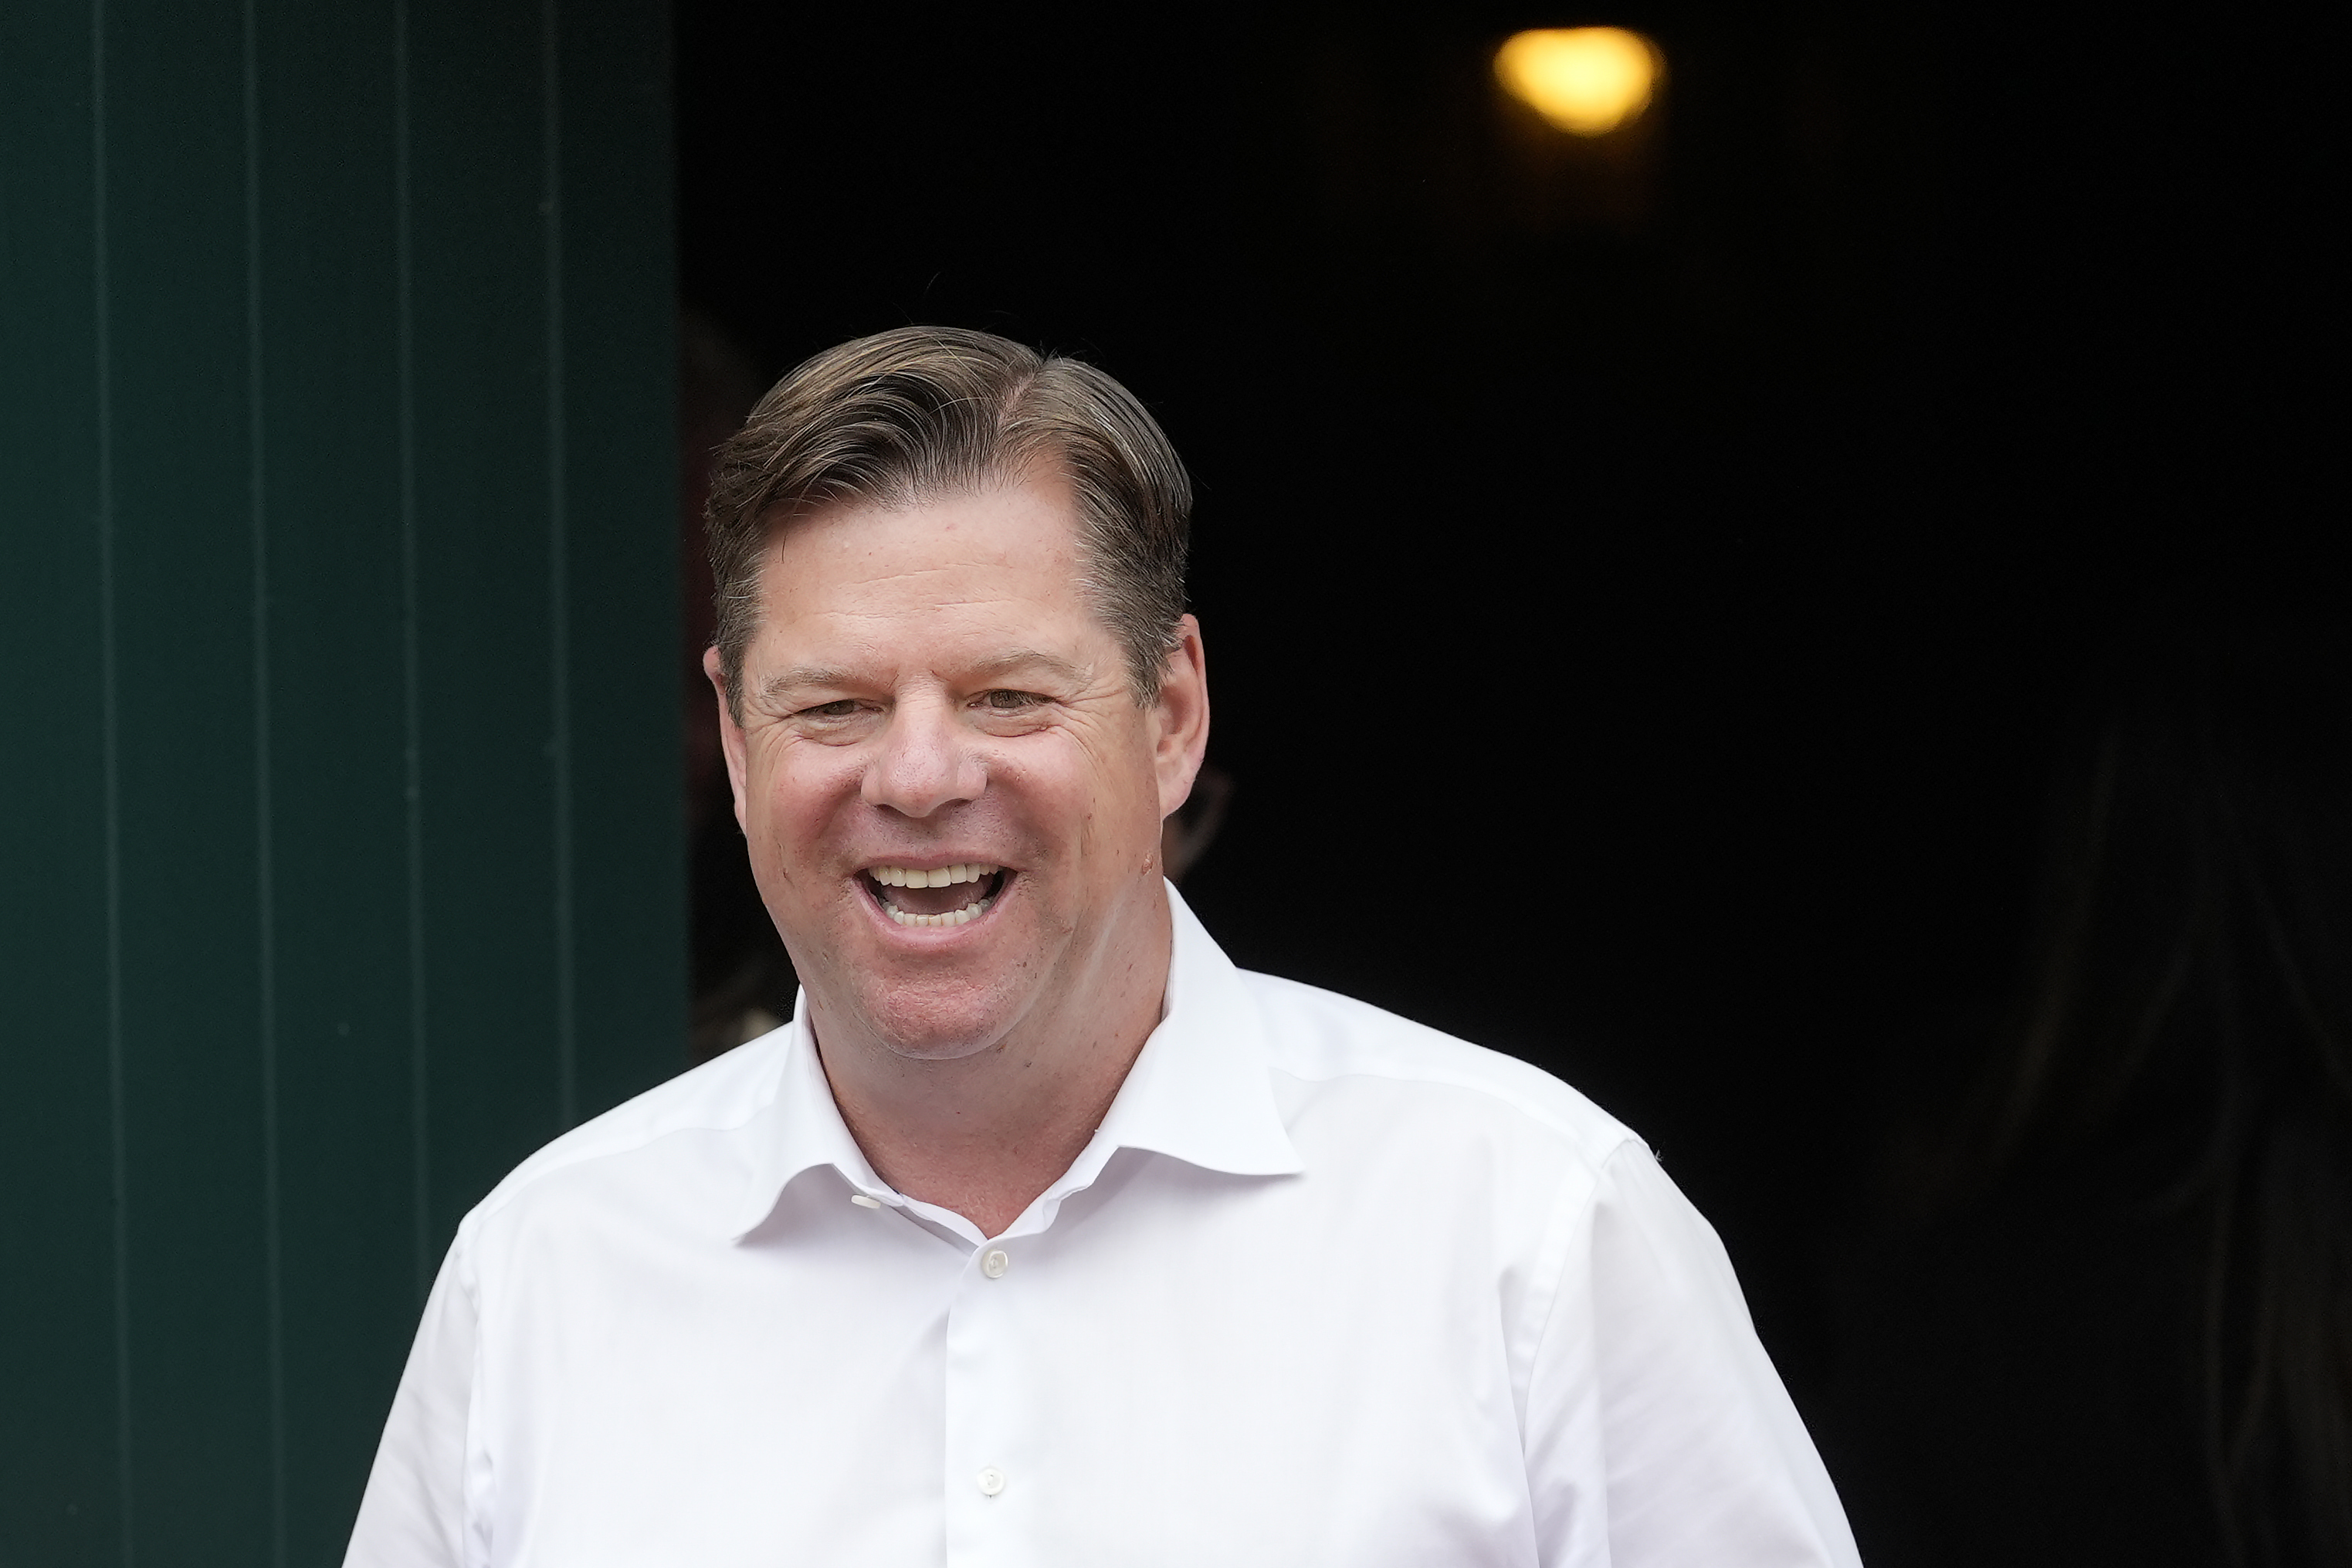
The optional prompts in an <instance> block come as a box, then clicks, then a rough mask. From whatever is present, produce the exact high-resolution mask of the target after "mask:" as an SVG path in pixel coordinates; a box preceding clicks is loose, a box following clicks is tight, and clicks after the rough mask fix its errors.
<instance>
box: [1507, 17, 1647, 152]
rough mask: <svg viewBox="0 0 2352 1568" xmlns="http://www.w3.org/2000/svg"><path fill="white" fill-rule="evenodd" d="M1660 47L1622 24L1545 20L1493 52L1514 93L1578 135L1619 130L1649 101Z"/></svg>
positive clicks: (1508, 86) (1592, 134) (1563, 128)
mask: <svg viewBox="0 0 2352 1568" xmlns="http://www.w3.org/2000/svg"><path fill="white" fill-rule="evenodd" d="M1659 63H1660V62H1659V57H1658V51H1657V48H1656V47H1655V46H1654V45H1653V44H1652V43H1651V42H1650V40H1649V39H1647V38H1645V37H1642V35H1641V34H1639V33H1629V32H1627V31H1626V30H1625V29H1624V28H1622V27H1547V28H1543V29H1541V30H1539V31H1537V32H1532V33H1519V34H1517V35H1515V36H1513V37H1512V38H1511V39H1510V40H1509V41H1508V42H1507V43H1506V44H1504V46H1503V47H1501V48H1499V49H1497V50H1496V51H1495V75H1496V78H1498V79H1500V80H1501V82H1502V84H1503V86H1504V88H1505V89H1507V90H1508V91H1509V92H1510V93H1511V95H1512V96H1513V97H1515V98H1517V99H1521V100H1523V101H1524V102H1526V103H1527V104H1528V107H1529V108H1531V109H1533V110H1535V111H1536V112H1537V113H1538V114H1540V115H1542V116H1543V117H1544V118H1545V119H1546V120H1549V121H1551V122H1552V123H1553V124H1554V125H1557V126H1558V127H1559V128H1560V129H1561V130H1562V131H1569V132H1570V133H1571V134H1573V135H1577V136H1599V135H1601V134H1603V133H1604V132H1607V131H1614V130H1616V129H1617V128H1618V127H1619V126H1621V125H1622V124H1624V123H1625V122H1626V121H1627V120H1632V119H1633V118H1634V117H1635V116H1636V115H1638V114H1640V113H1641V112H1642V110H1643V109H1644V108H1646V107H1647V106H1648V104H1649V101H1650V93H1651V91H1652V89H1654V88H1655V87H1656V86H1657V80H1658V66H1659Z"/></svg>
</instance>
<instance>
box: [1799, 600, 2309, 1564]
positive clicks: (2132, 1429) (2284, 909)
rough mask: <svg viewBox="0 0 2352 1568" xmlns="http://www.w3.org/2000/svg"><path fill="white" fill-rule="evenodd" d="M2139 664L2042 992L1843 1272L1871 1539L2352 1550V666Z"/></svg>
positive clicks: (2032, 1558)
mask: <svg viewBox="0 0 2352 1568" xmlns="http://www.w3.org/2000/svg"><path fill="white" fill-rule="evenodd" d="M2344 652H2345V651H2344V649H2343V646H2342V643H2341V640H2340V639H2339V638H2336V637H2334V636H2326V635H2319V634H2315V633H2299V634H2289V633H2283V632H2276V631H2274V630H2265V631H2263V632H2258V633H2257V632H2238V633H2235V634H2227V633H2225V634H2210V635H2206V636H2203V637H2200V638H2197V639H2193V640H2188V641H2180V640H2173V641H2170V642H2168V643H2167V644H2166V645H2162V646H2157V647H2153V648H2148V649H2144V650H2140V651H2138V652H2137V653H2135V654H2134V655H2133V656H2131V657H2129V658H2118V659H2116V661H2114V663H2113V664H2112V666H2111V668H2110V670H2109V671H2108V673H2107V674H2106V676H2105V678H2104V680H2103V681H2102V682H2101V683H2100V690H2101V696H2100V698H2099V700H2097V701H2096V702H2095V705H2094V715H2095V716H2094V720H2093V722H2092V723H2091V724H2089V725H2087V726H2085V727H2084V734H2083V736H2082V738H2081V739H2080V740H2079V741H2078V743H2077V745H2078V752H2077V755H2076V756H2075V757H2074V758H2073V759H2072V764H2071V766H2070V767H2069V768H2068V769H2067V770H2066V775H2065V778H2066V783H2065V785H2064V788H2063V792H2062V798H2061V801H2060V807H2059V810H2058V813H2057V816H2056V819H2055V822H2054V826H2055V829H2056V831H2055V832H2054V834H2053V853H2052V856H2051V859H2050V862H2049V865H2048V869H2047V873H2046V876H2045V883H2044V887H2043V892H2042V910H2041V920H2040V926H2039V931H2038V935H2037V937H2036V941H2035V944H2034V946H2033V948H2032V955H2031V961H2030V968H2029V974H2028V983H2027V986H2026V988H2025V990H2024V995H2023V997H2022V998H2021V1002H2020V1003H2019V1004H2018V1005H2017V1006H2016V1007H2015V1008H2014V1009H2012V1011H2011V1018H2010V1020H2009V1022H2008V1024H2007V1025H2006V1026H2005V1027H2002V1028H2000V1029H1998V1030H1995V1039H1996V1041H1997V1044H1996V1046H1995V1049H1994V1050H1993V1051H1991V1052H1990V1056H1989V1058H1988V1059H1987V1060H1986V1061H1985V1062H1984V1070H1983V1071H1981V1072H1980V1073H1979V1076H1978V1079H1977V1082H1976V1083H1975V1085H1974V1087H1973V1090H1972V1092H1970V1093H1969V1096H1968V1097H1967V1100H1966V1103H1965V1107H1964V1109H1963V1110H1962V1111H1961V1113H1959V1114H1958V1116H1957V1117H1952V1118H1948V1120H1947V1122H1946V1125H1945V1129H1944V1132H1943V1134H1942V1135H1941V1136H1940V1137H1937V1138H1934V1139H1931V1140H1927V1141H1926V1142H1925V1143H1923V1144H1920V1145H1916V1146H1915V1149H1914V1157H1913V1159H1912V1160H1911V1162H1910V1168H1909V1169H1908V1171H1907V1172H1904V1173H1898V1175H1899V1176H1901V1179H1900V1180H1899V1181H1898V1183H1897V1186H1898V1188H1899V1189H1902V1190H1901V1191H1900V1193H1899V1196H1900V1197H1901V1198H1902V1199H1903V1200H1904V1204H1905V1206H1906V1207H1909V1209H1910V1210H1911V1219H1912V1224H1911V1225H1910V1226H1909V1227H1908V1228H1899V1231H1900V1234H1899V1239H1896V1240H1895V1242H1894V1243H1893V1244H1892V1245H1888V1246H1882V1247H1878V1248H1874V1249H1866V1256H1867V1257H1868V1259H1869V1261H1867V1262H1865V1263H1862V1264H1859V1265H1857V1266H1856V1267H1855V1268H1854V1269H1853V1271H1852V1274H1851V1275H1850V1277H1849V1278H1848V1280H1847V1281H1845V1291H1844V1293H1845V1295H1846V1297H1847V1299H1848V1301H1849V1302H1850V1303H1852V1304H1853V1306H1854V1307H1855V1308H1856V1311H1855V1312H1854V1313H1853V1316H1854V1317H1855V1319H1856V1321H1855V1322H1854V1323H1853V1325H1851V1326H1852V1329H1853V1333H1851V1334H1850V1335H1849V1344H1850V1347H1851V1350H1850V1355H1849V1359H1848V1361H1847V1364H1846V1366H1845V1369H1844V1375H1843V1383H1844V1398H1843V1406H1842V1409H1841V1412H1840V1414H1841V1415H1842V1416H1843V1425H1844V1427H1845V1430H1844V1431H1843V1433H1841V1434H1840V1440H1837V1441H1833V1442H1832V1443H1831V1444H1830V1445H1829V1447H1830V1448H1831V1450H1832V1454H1835V1453H1836V1451H1837V1450H1838V1449H1839V1448H1850V1449H1851V1451H1852V1455H1853V1461H1854V1463H1855V1465H1856V1466H1857V1467H1858V1468H1860V1469H1864V1470H1874V1471H1875V1472H1877V1473H1876V1474H1875V1475H1874V1476H1872V1477H1871V1478H1870V1482H1874V1483H1875V1484H1870V1483H1868V1482H1864V1479H1863V1478H1862V1477H1861V1476H1859V1475H1857V1476H1855V1477H1853V1481H1852V1484H1851V1488H1850V1491H1849V1496H1851V1497H1853V1499H1855V1500H1856V1501H1855V1524H1856V1527H1857V1532H1858V1534H1859V1535H1860V1538H1861V1541H1862V1544H1863V1546H1864V1551H1865V1553H1866V1554H1868V1555H1870V1556H1871V1557H1872V1559H1873V1560H1874V1561H1877V1562H1880V1563H1887V1564H1895V1563H1945V1562H1949V1563H1990V1562H2000V1563H2012V1564H2014V1563H2087V1562H2115V1563H2125V1562H2129V1563H2143V1564H2144V1563H2216V1562H2218V1563H2231V1564H2252V1565H2262V1568H2272V1565H2284V1564H2321V1563H2326V1564H2337V1565H2340V1564H2345V1563H2352V675H2347V672H2352V664H2347V662H2346V659H2345V656H2344Z"/></svg>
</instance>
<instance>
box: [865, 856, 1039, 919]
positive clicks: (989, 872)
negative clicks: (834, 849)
mask: <svg viewBox="0 0 2352 1568" xmlns="http://www.w3.org/2000/svg"><path fill="white" fill-rule="evenodd" d="M1012 879H1013V873H1011V872H1009V871H1006V870H1004V869H1003V867H1002V866H992V865H943V866H936V867H933V868H931V869H930V870H928V871H926V870H921V869H919V868H917V867H914V866H898V865H877V866H868V867H867V868H866V874H865V881H866V891H867V892H868V893H870V894H873V897H874V902H875V903H877V904H880V905H881V906H882V913H883V914H885V915H888V916H889V917H890V918H891V919H892V920H894V921H896V922H898V924H899V925H963V924H964V923H965V922H967V921H971V920H977V919H979V918H980V917H981V916H982V915H985V914H987V913H988V906H989V905H990V904H993V903H995V902H996V900H997V897H998V895H999V894H1003V891H1004V885H1005V883H1008V882H1010V881H1011V880H1012Z"/></svg>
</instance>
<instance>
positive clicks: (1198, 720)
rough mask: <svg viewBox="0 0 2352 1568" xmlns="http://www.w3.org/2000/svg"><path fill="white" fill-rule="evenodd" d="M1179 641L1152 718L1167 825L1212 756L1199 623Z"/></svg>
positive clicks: (1164, 669) (1188, 624)
mask: <svg viewBox="0 0 2352 1568" xmlns="http://www.w3.org/2000/svg"><path fill="white" fill-rule="evenodd" d="M1176 637H1177V642H1176V646H1175V647H1174V648H1172V649H1171V650H1170V651H1169V654H1168V661H1167V663H1166V664H1162V665H1161V666H1160V700H1159V701H1158V702H1157V703H1155V704H1153V705H1152V707H1151V712H1150V720H1151V730H1152V765H1153V767H1154V768H1155V769H1156V770H1157V771H1158V773H1159V776H1160V817H1161V818H1162V820H1165V819H1166V818H1167V816H1168V815H1169V813H1170V812H1171V811H1173V810H1176V808H1177V807H1179V806H1181V805H1182V804H1183V803H1184V801H1185V800H1186V798H1187V797H1189V796H1190V795H1191V794H1192V780H1193V779H1195V778H1196V777H1198V776H1199V774H1200V771H1201V758H1202V757H1204V756H1206V755H1207V754H1208V750H1209V655H1208V653H1207V652H1206V650H1204V649H1203V648H1202V644H1201V622H1200V621H1199V620H1198V619H1197V618H1196V617H1193V616H1191V615H1187V616H1185V617H1184V619H1183V620H1181V621H1180V622H1177V623H1176ZM730 766H731V763H730ZM739 794H740V786H739Z"/></svg>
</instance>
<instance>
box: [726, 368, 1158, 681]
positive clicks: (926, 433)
mask: <svg viewBox="0 0 2352 1568" xmlns="http://www.w3.org/2000/svg"><path fill="white" fill-rule="evenodd" d="M1039 464H1049V465H1052V466H1053V468H1054V470H1055V472H1057V473H1058V474H1059V475H1060V476H1062V477H1063V478H1064V479H1066V481H1067V482H1068V484H1069V486H1070V491H1071V495H1072V497H1073V498H1074V499H1075V501H1076V507H1077V513H1078V519H1077V520H1078V530H1079V540H1078V543H1079V549H1080V554H1081V559H1083V560H1084V562H1085V568H1084V570H1085V577H1084V579H1083V580H1082V582H1081V587H1082V589H1083V590H1084V591H1085V592H1086V594H1087V598H1088V599H1089V601H1091V602H1092V605H1093V608H1094V610H1095V612H1096V613H1097V615H1099V616H1100V617H1101V618H1102V620H1103V622H1104V624H1105V625H1107V626H1108V628H1109V629H1110V631H1111V632H1112V634H1113V635H1114V636H1116V637H1117V638H1118V641H1119V643H1120V646H1121V647H1122V648H1123V649H1124V651H1125V653H1126V656H1127V665H1128V683H1129V687H1130V688H1131V689H1132V690H1133V692H1134V694H1135V697H1136V700H1137V701H1138V702H1139V703H1150V702H1152V701H1155V700H1157V699H1158V697H1159V695H1160V672H1161V670H1162V668H1163V666H1164V665H1165V664H1166V661H1167V658H1168V655H1169V654H1170V653H1171V652H1172V651H1173V650H1174V649H1175V647H1176V643H1177V623H1178V622H1180V621H1181V619H1182V618H1183V614H1184V559H1185V552H1186V549H1187V547H1188V544H1189V541H1190V537H1191V518H1192V481H1191V480H1190V479H1189V478H1187V477H1186V476H1185V473H1184V465H1183V464H1182V463H1181V462H1180V461H1179V460H1178V459H1177V456H1176V450H1175V448H1174V447H1173V446H1171V445H1170V444H1169V442H1168V437H1167V436H1166V435H1165V434H1162V433H1161V432H1160V426H1159V424H1158V423H1156V422H1155V421H1154V420H1153V419H1152V417H1151V415H1150V413H1147V412H1146V411H1145V409H1144V407H1143V405H1142V404H1141V403H1139V402H1137V401H1136V400H1135V398H1134V396H1133V394H1131V393H1129V392H1128V390H1127V389H1126V388H1125V387H1123V386H1121V385H1119V384H1118V382H1115V381H1113V380H1112V379H1111V378H1110V377H1109V376H1108V375H1106V374H1104V373H1103V372H1102V371H1098V370H1097V369H1095V367H1093V366H1092V365H1089V364H1086V363H1084V362H1082V361H1077V360H1073V359H1067V358H1065V357H1063V356H1060V355H1048V354H1040V353H1038V352H1036V351H1035V350H1030V349H1026V348H1024V347H1022V346H1021V345H1020V344H1018V343H1014V342H1011V341H1009V340H1005V339H1003V338H999V337H996V336H994V335H993V334H992V333H987V332H973V331H966V330H962V329H957V328H952V327H901V328H898V329H895V330H892V331H888V332H877V333H876V334H875V335H874V336H873V337H870V338H859V339H857V340H855V341H853V342H847V343H844V344H841V345H840V346H839V347H837V348H833V349H828V350H825V351H824V352H823V353H821V354H819V355H817V356H816V357H815V358H814V359H812V360H810V361H807V362H806V363H804V364H803V365H802V366H801V367H800V368H799V369H797V370H795V371H793V372H792V373H791V374H790V375H787V376H786V377H784V379H783V380H782V381H781V382H777V383H776V385H775V386H774V388H772V390H771V391H770V392H769V393H768V395H767V396H766V397H764V398H762V399H761V400H760V404H759V406H758V407H757V408H754V409H753V410H752V411H751V418H750V419H749V420H747V421H746V422H745V423H744V425H743V428H742V429H741V430H740V431H738V432H737V433H736V434H735V435H734V436H733V437H731V438H730V440H729V441H728V442H727V444H725V445H724V446H722V447H720V448H719V463H718V471H717V474H716V476H715V477H714V478H713V480H712V483H711V486H710V501H709V507H708V509H707V510H706V512H705V515H704V521H705V525H706V527H707V528H708V531H709V542H710V566H711V573H712V576H713V578H714V579H715V580H716V584H717V586H716V589H715V593H716V596H717V601H718V603H717V608H718V632H717V634H716V636H715V638H714V639H713V640H714V642H715V643H716V644H717V646H718V649H719V664H720V667H721V670H722V672H723V674H725V677H726V681H727V700H728V704H729V706H730V709H731V710H732V711H733V712H734V714H735V716H736V718H737V720H738V722H740V720H741V718H742V706H741V700H742V699H741V695H740V691H741V684H742V673H743V655H744V652H745V650H746V649H747V648H748V647H749V646H750V645H751V638H752V635H753V634H754V632H756V631H757V630H758V627H759V619H760V591H761V589H760V573H761V565H762V563H763V561H764V560H765V559H767V555H768V549H767V547H768V543H769V541H770V540H771V538H773V537H774V533H775V530H776V529H777V528H779V527H781V526H782V525H783V524H785V523H788V522H789V521H791V519H792V518H793V517H798V516H804V515H806V514H807V513H809V512H811V511H814V510H816V509H818V508H820V507H829V506H835V505H839V504H842V503H845V502H869V503H876V504H879V505H882V506H886V507H910V506H915V505H918V504H919V503H921V502H923V501H926V500H929V499H931V498H932V497H938V496H942V495H952V494H959V493H969V492H971V491H976V490H982V489H986V488H989V487H991V486H997V485H1002V484H1006V483H1010V482H1013V481H1014V480H1016V479H1017V478H1018V477H1019V476H1022V475H1023V474H1024V473H1028V472H1030V471H1032V470H1033V466H1034V465H1039Z"/></svg>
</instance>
